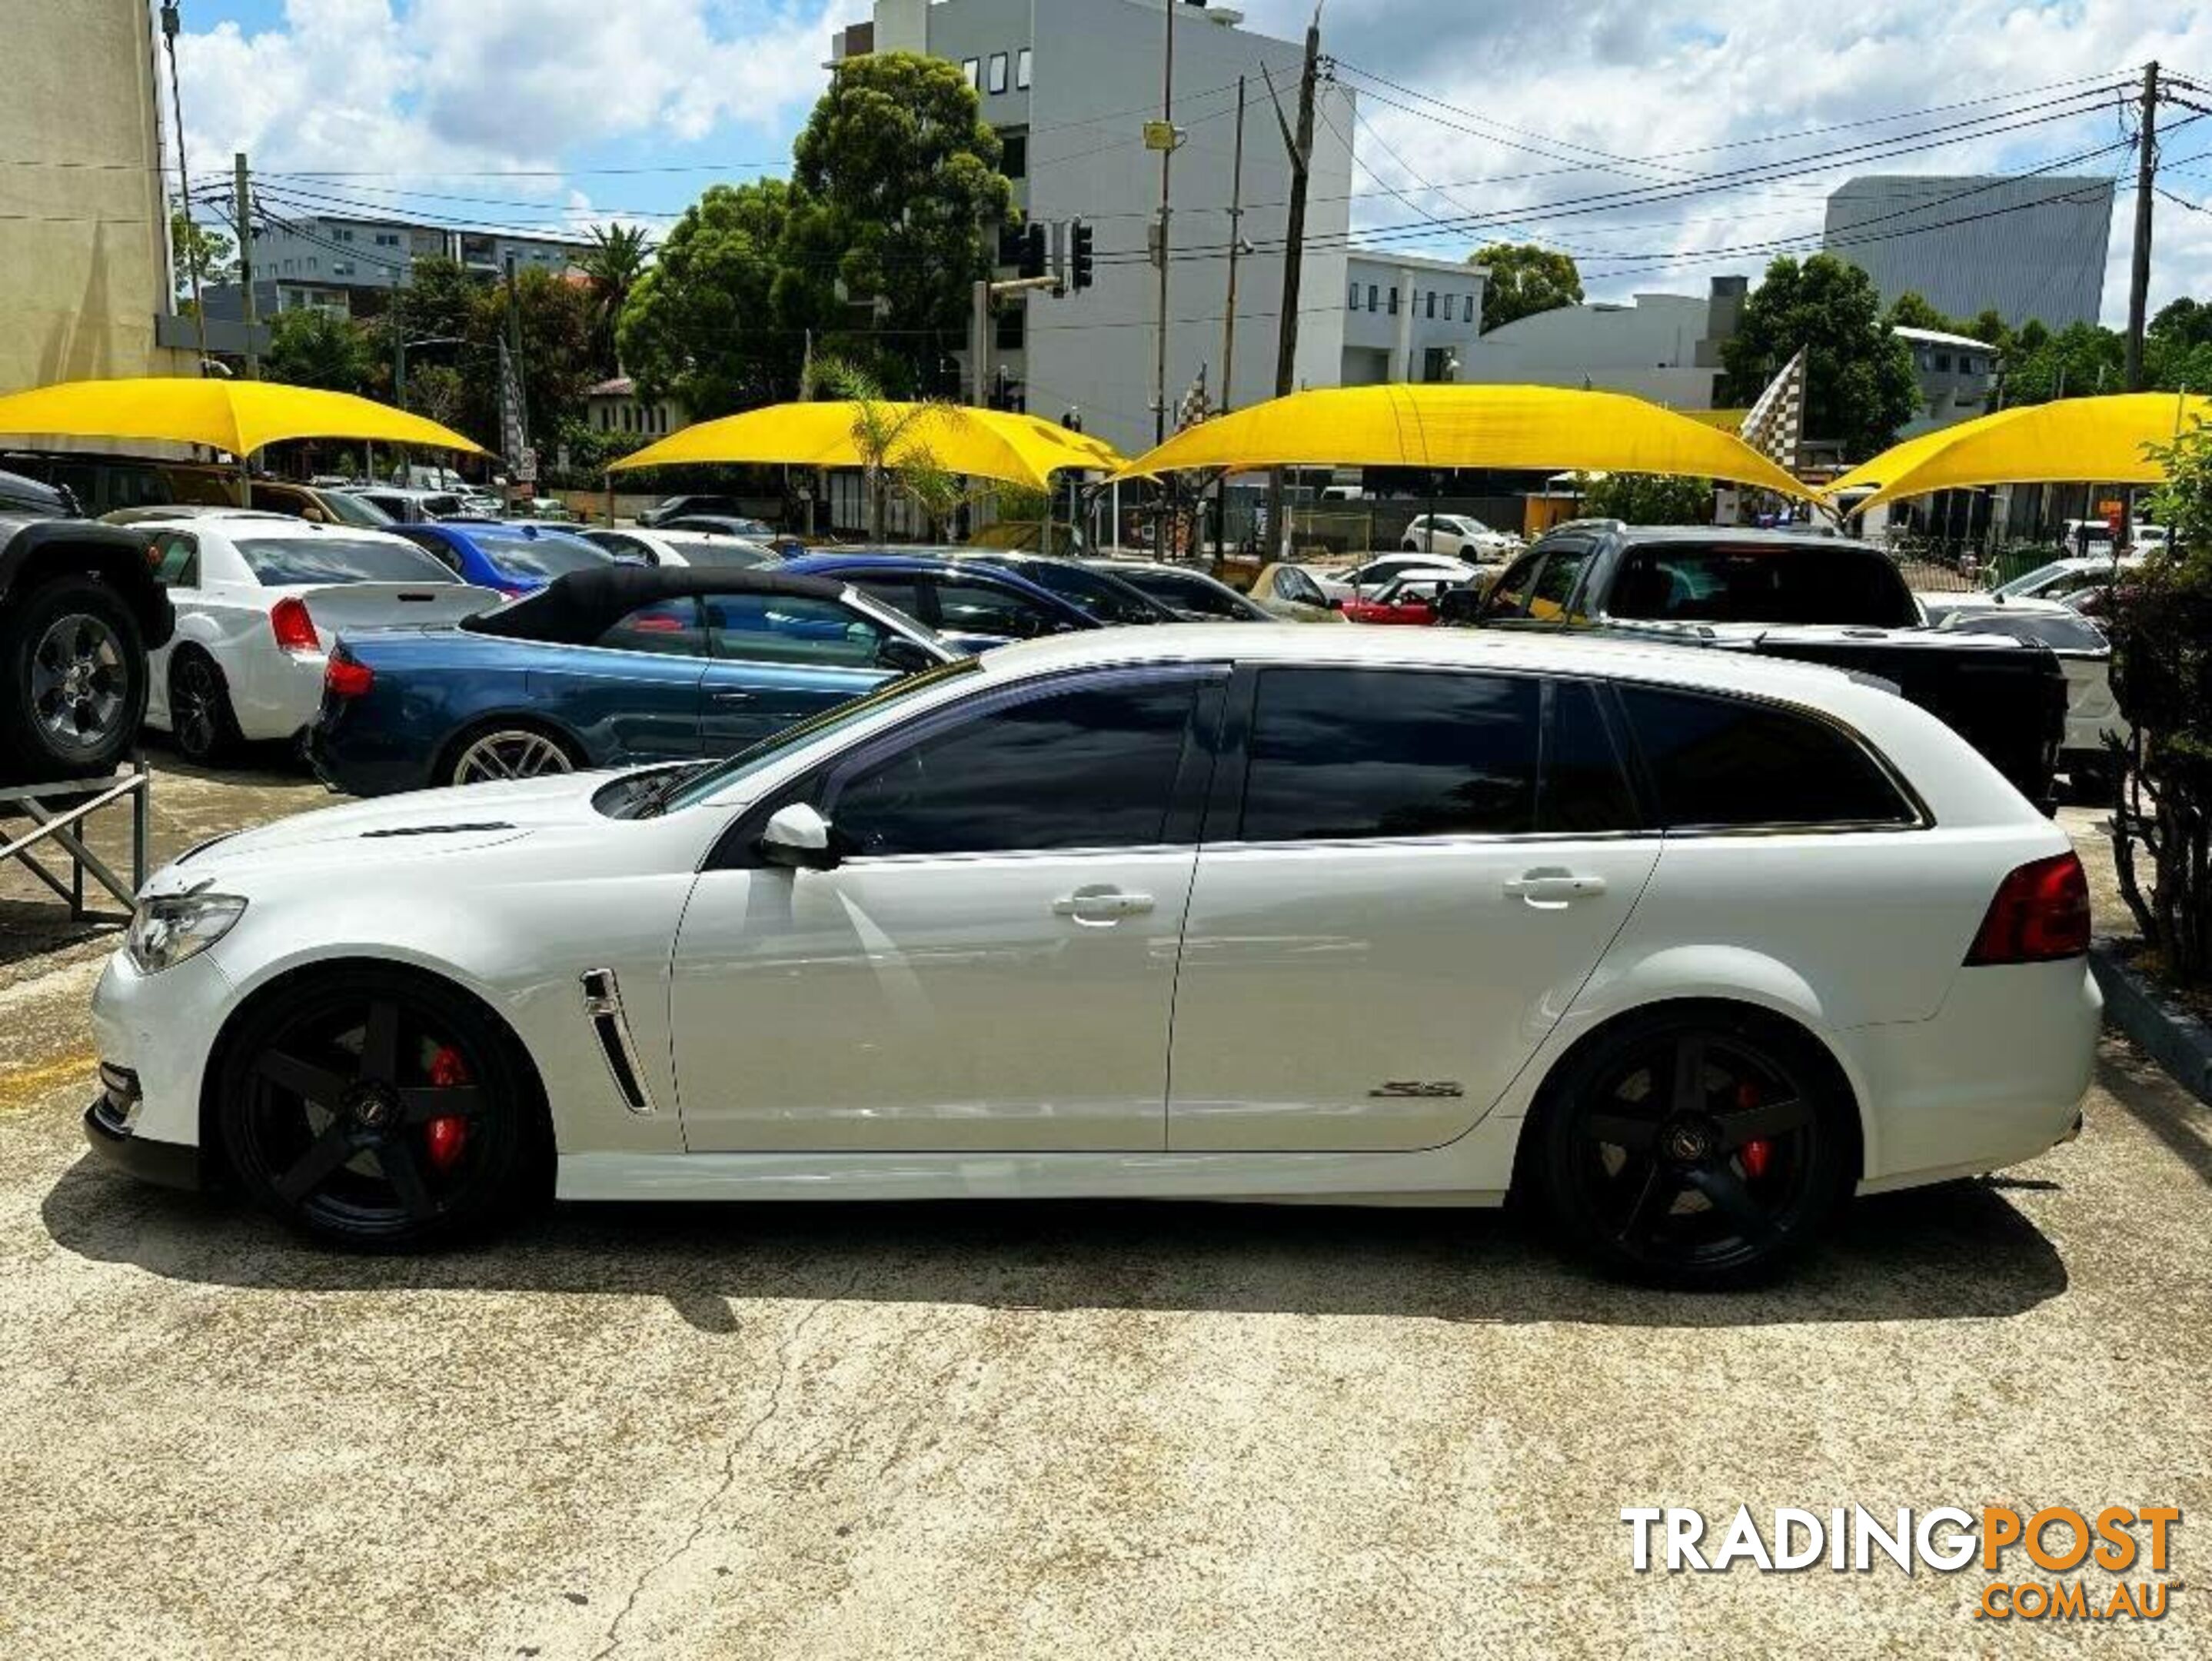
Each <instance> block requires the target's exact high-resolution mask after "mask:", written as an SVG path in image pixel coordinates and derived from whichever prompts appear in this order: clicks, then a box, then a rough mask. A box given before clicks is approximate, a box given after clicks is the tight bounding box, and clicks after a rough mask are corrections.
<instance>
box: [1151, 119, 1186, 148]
mask: <svg viewBox="0 0 2212 1661" xmlns="http://www.w3.org/2000/svg"><path fill="white" fill-rule="evenodd" d="M1182 141H1183V132H1182V128H1180V127H1178V126H1176V124H1175V123H1174V122H1172V121H1147V122H1146V123H1145V148H1146V149H1148V150H1172V149H1179V148H1180V147H1181V146H1182Z"/></svg>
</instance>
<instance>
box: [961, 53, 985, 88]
mask: <svg viewBox="0 0 2212 1661" xmlns="http://www.w3.org/2000/svg"><path fill="white" fill-rule="evenodd" d="M982 70H983V62H982V60H981V58H962V59H961V60H960V73H961V74H963V75H964V76H967V77H968V84H969V86H971V87H981V85H982V84H983V75H982Z"/></svg>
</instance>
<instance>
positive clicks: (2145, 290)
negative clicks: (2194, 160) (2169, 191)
mask: <svg viewBox="0 0 2212 1661" xmlns="http://www.w3.org/2000/svg"><path fill="white" fill-rule="evenodd" d="M2136 128H2137V131H2136V246H2135V259H2134V263H2133V265H2132V267H2131V269H2130V271H2129V273H2128V353H2127V369H2128V390H2129V391H2130V392H2141V391H2142V384H2143V373H2142V356H2143V310H2144V307H2145V306H2146V305H2147V304H2148V301H2149V298H2150V205H2151V191H2152V186H2153V182H2154V179H2156V177H2157V173H2158V60H2157V59H2155V58H2153V59H2152V60H2151V61H2150V62H2149V63H2148V64H2144V65H2143V79H2142V111H2141V113H2140V115H2139V117H2138V119H2137V122H2136Z"/></svg>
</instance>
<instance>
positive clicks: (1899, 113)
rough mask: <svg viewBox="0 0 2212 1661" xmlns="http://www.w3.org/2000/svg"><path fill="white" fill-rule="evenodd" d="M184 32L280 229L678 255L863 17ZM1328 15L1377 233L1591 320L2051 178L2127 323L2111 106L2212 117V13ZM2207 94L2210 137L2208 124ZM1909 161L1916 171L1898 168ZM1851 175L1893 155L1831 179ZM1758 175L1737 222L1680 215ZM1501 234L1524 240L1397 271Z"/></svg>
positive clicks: (2170, 234) (187, 74) (193, 123)
mask: <svg viewBox="0 0 2212 1661" xmlns="http://www.w3.org/2000/svg"><path fill="white" fill-rule="evenodd" d="M1102 3H1103V0H1102ZM1241 3H1242V9H1243V10H1244V12H1245V13H1246V15H1247V18H1248V23H1249V27H1256V28H1260V29H1262V30H1264V31H1266V32H1268V33H1276V34H1280V35H1284V36H1286V37H1287V36H1293V35H1296V34H1297V33H1300V32H1302V30H1303V28H1304V22H1305V18H1306V15H1307V12H1308V8H1309V4H1310V0H1241ZM182 4H183V8H184V13H185V27H186V31H187V32H186V33H185V37H184V38H183V39H182V40H179V43H178V50H179V59H180V62H181V63H182V64H183V74H184V91H185V106H186V107H185V124H186V127H187V131H188V137H189V138H190V141H191V155H192V156H193V158H194V161H195V163H196V167H197V168H202V169H209V170H210V171H212V170H214V169H219V168H220V167H222V160H223V158H227V157H228V155H230V153H231V152H232V151H234V150H237V149H245V150H247V151H249V152H250V153H251V154H252V157H253V161H254V165H255V168H256V171H257V173H260V174H262V175H264V178H265V182H266V186H267V189H268V191H269V192H270V196H271V198H272V201H273V200H274V199H275V198H276V196H277V195H278V194H279V193H282V194H283V198H284V199H285V200H286V201H287V202H289V204H290V205H291V206H292V207H293V208H294V209H295V210H299V209H305V208H309V207H313V206H315V205H321V206H325V207H328V208H331V209H333V210H339V211H343V210H344V204H360V203H372V202H380V201H387V200H393V199H397V198H394V197H393V196H392V194H391V193H394V192H405V193H407V194H406V196H405V197H404V202H405V204H406V205H408V206H410V207H412V208H414V209H416V210H421V211H422V212H423V213H424V214H426V215H435V216H440V217H441V218H445V219H451V220H464V219H465V220H469V221H471V222H482V223H484V224H487V225H505V226H513V227H516V228H535V227H542V226H550V225H557V224H560V223H562V222H568V223H579V222H589V221H592V220H598V219H609V218H628V219H634V220H636V221H639V222H643V223H645V224H647V225H648V226H653V227H659V226H664V225H665V224H666V223H667V222H669V219H670V217H671V216H673V215H674V214H676V213H678V212H679V211H681V210H682V209H683V207H684V204H686V203H687V202H689V201H690V199H691V198H693V197H695V196H696V194H697V192H699V191H700V189H702V187H703V186H705V185H707V184H708V183H710V182H712V181H714V179H745V178H752V177H757V176H758V175H759V174H761V173H764V172H765V173H781V172H782V171H784V169H785V168H786V167H787V162H788V157H789V154H790V143H791V137H792V134H793V131H794V130H795V129H796V127H797V126H798V125H799V123H800V122H801V121H802V120H803V119H804V118H805V113H806V111H807V109H808V108H809V106H811V103H812V101H813V100H814V98H815V97H816V95H817V94H818V93H819V91H820V90H821V87H822V84H823V79H824V76H823V70H822V68H821V64H822V60H823V58H824V57H826V56H827V51H828V45H829V35H830V33H831V31H832V29H833V28H834V27H836V26H838V25H839V24H842V23H843V22H846V21H851V20H853V19H854V18H857V17H860V16H864V15H866V13H867V11H868V6H867V3H866V0H620V3H611V0H182ZM1326 5H1327V9H1326V11H1325V13H1324V16H1323V24H1324V27H1323V50H1324V51H1326V52H1329V53H1331V54H1332V55H1334V57H1335V58H1337V59H1338V60H1339V62H1340V65H1341V68H1340V77H1341V78H1342V80H1343V81H1344V82H1346V84H1348V85H1352V86H1355V87H1357V88H1359V90H1360V94H1361V110H1362V127H1361V130H1360V131H1358V134H1357V137H1356V143H1357V148H1358V156H1359V160H1360V162H1361V164H1362V165H1361V167H1360V170H1359V171H1358V173H1356V174H1355V178H1354V180H1353V184H1354V189H1355V191H1356V192H1358V193H1359V194H1358V197H1357V199H1356V200H1355V204H1354V210H1355V211H1354V219H1353V223H1354V226H1355V228H1366V229H1368V230H1370V231H1387V232H1389V234H1391V235H1392V237H1393V239H1394V241H1395V246H1401V247H1404V248H1408V249H1416V248H1418V249H1420V250H1422V251H1425V252H1434V253H1438V254H1443V255H1447V256H1452V257H1456V256H1459V255H1462V254H1464V253H1465V252H1468V248H1469V247H1470V246H1471V244H1472V242H1473V241H1474V240H1486V239H1487V238H1488V237H1490V236H1492V235H1497V234H1507V235H1512V236H1516V237H1526V238H1529V239H1533V240H1541V241H1544V242H1547V243H1548V244H1550V245H1552V246H1559V247H1564V248H1565V249H1567V250H1569V251H1570V252H1573V253H1575V254H1576V255H1577V258H1578V259H1579V260H1580V262H1581V264H1582V266H1583V271H1584V272H1585V274H1586V278H1585V280H1586V283H1587V286H1588V287H1589V289H1590V291H1591V292H1592V293H1593V294H1594V295H1627V294H1630V293H1632V292H1635V291H1637V290H1639V289H1642V290H1654V289H1670V288H1682V289H1694V290H1702V289H1703V287H1704V285H1705V279H1706V278H1707V277H1709V276H1711V275H1712V274H1715V273H1717V272H1723V271H1746V272H1753V273H1755V272H1756V271H1758V270H1759V268H1760V267H1761V266H1762V265H1764V264H1765V259H1766V258H1767V253H1766V252H1764V250H1766V249H1768V248H1771V247H1778V248H1784V249H1791V248H1796V247H1797V246H1817V243H1818V238H1819V232H1820V204H1821V200H1822V198H1823V197H1824V196H1825V195H1826V192H1827V190H1828V189H1829V188H1830V187H1831V186H1832V185H1833V184H1835V183H1836V182H1838V181H1839V180H1840V179H1843V178H1844V177H1845V176H1847V175H1848V174H1850V173H1853V172H1869V171H1881V172H1917V171H1926V172H1951V173H1957V172H1969V171H1982V170H1990V169H2004V170H2009V169H2027V168H2034V167H2051V168H2053V170H2054V171H2057V172H2063V173H2091V174H2106V175H2114V174H2117V175H2119V176H2121V179H2122V184H2123V187H2124V188H2123V192H2122V194H2121V195H2120V197H2119V200H2118V210H2117V212H2116V214H2115V221H2114V236H2113V240H2112V249H2111V265H2110V267H2109V275H2108V277H2107V281H2106V289H2105V312H2106V320H2107V321H2112V322H2117V321H2118V320H2119V318H2120V316H2121V314H2122V313H2124V307H2125V293H2126V289H2125V264H2126V258H2127V227H2128V224H2129V222H2130V216H2131V213H2132V203H2133V194H2132V184H2133V177H2134V161H2133V157H2132V155H2131V154H2130V151H2129V149H2127V148H2126V144H2125V141H2126V137H2127V128H2126V126H2125V125H2124V120H2125V119H2126V118H2125V117H2124V113H2123V111H2122V110H2121V108H2120V103H2121V100H2120V99H2119V97H2118V95H2117V94H2106V93H2105V92H2103V91H2102V90H2101V89H2102V88H2108V87H2112V86H2115V85H2117V84H2118V83H2119V82H2123V81H2129V80H2132V79H2133V78H2134V77H2136V76H2137V75H2139V73H2140V69H2141V65H2142V64H2143V63H2144V62H2145V61H2147V60H2148V59H2151V58H2156V59H2158V60H2159V61H2160V63H2161V64H2164V65H2165V66H2166V68H2167V70H2169V71H2171V72H2174V73H2178V74H2179V75H2182V76H2191V77H2194V78H2196V79H2197V80H2199V81H2201V82H2203V84H2204V85H2205V86H2206V87H2208V88H2212V5H2205V4H2202V3H2180V4H2176V3H2172V0H2082V3H2057V4H2048V5H2031V4H2025V3H2008V0H1856V3H1854V4H1852V5H1850V6H1848V7H1843V6H1838V7H1834V8H1830V9H1822V8H1817V7H1814V6H1810V5H1808V4H1807V3H1805V0H1729V3H1727V4H1725V5H1723V4H1719V3H1716V0H1326ZM2190 95H2191V96H2192V97H2196V98H2197V100H2198V101H2200V102H2202V103H2203V104H2204V105H2205V106H2207V108H2208V109H2212V92H2208V93H2203V94H2194V93H2192V94H2190ZM2031 106H2041V107H2031ZM2161 120H2162V122H2163V123H2164V124H2166V126H2167V129H2168V131H2167V132H2166V139H2165V142H2164V143H2163V144H2162V145H2161V152H2162V157H2163V167H2162V171H2161V174H2160V185H2161V186H2163V187H2164V190H2165V191H2166V192H2168V193H2169V194H2167V195H2162V196H2161V197H2160V198H2159V199H2158V218H2159V232H2158V240H2157V259H2156V263H2155V265H2154V277H2153V286H2152V301H2153V304H2154V306H2155V305H2157V304H2159V303H2160V302H2162V301H2164V300H2166V299H2168V298H2171V297H2172V296H2173V295H2177V294H2183V293H2191V292H2193V293H2195V294H2197V295H2199V296H2205V297H2212V211H2208V210H2206V207H2205V206H2203V205H2189V204H2212V115H2205V116H2197V115H2196V114H2194V113H2192V112H2191V111H2189V110H2185V109H2179V108H2168V109H2167V110H2166V111H2165V112H2163V113H2162V115H2161ZM1844 124H1851V125H1844ZM1838 129H1840V130H1838ZM1939 130H1942V131H1939ZM1919 135H1924V136H1925V137H1916V136H1919ZM1885 141H1887V142H1888V143H1893V144H1897V143H1906V142H1915V143H1919V144H1921V145H1923V146H1925V148H1921V149H1917V150H1916V151H1915V153H1913V154H1911V155H1901V156H1893V157H1889V158H1878V157H1876V155H1875V150H1874V149H1873V148H1872V147H1874V146H1876V145H1879V144H1881V143H1884V142H1885ZM1847 146H1866V147H1869V148H1867V149H1862V150H1860V151H1859V153H1858V154H1857V155H1847V156H1838V157H1835V158H1833V159H1832V160H1831V161H1826V162H1814V161H1810V160H1809V158H1813V157H1814V156H1816V155H1820V154H1823V153H1828V152H1834V151H1837V150H1839V149H1844V148H1845V147H1847ZM2054 164H2063V165H2054ZM1745 170H1748V171H1750V172H1751V173H1752V176H1751V177H1750V178H1748V179H1743V180H1742V181H1741V183H1739V184H1736V185H1735V186H1733V187H1731V188H1729V189H1727V190H1725V191H1717V190H1713V189H1711V188H1709V187H1708V186H1707V185H1706V184H1705V183H1703V182H1700V183H1699V184H1697V186H1695V188H1693V189H1686V188H1683V187H1682V186H1683V185H1684V181H1685V180H1686V179H1710V176H1711V175H1712V174H1714V173H1737V172H1739V171H1745ZM288 174H289V175H290V177H285V175H288ZM1621 192H1630V193H1632V194H1631V195H1629V196H1627V197H1626V198H1622V197H1620V196H1618V195H1617V194H1616V193H1621ZM1607 197H1613V198H1614V199H1613V200H1612V201H1610V202H1608V201H1607V200H1605V198H1607ZM1654 197H1657V198H1661V199H1656V200H1655V199H1652V198H1654ZM1592 198H1598V200H1597V201H1595V203H1594V202H1593V200H1592ZM2176 198H2179V199H2176ZM1476 213H1480V214H1482V215H1486V216H1496V215H1502V214H1506V213H1510V214H1511V215H1513V216H1514V221H1513V222H1511V223H1510V224H1500V225H1499V226H1498V227H1497V228H1493V229H1488V230H1485V231H1483V232H1481V233H1480V234H1474V233H1470V232H1468V231H1466V230H1437V232H1436V233H1435V234H1434V235H1433V236H1432V237H1431V236H1430V235H1429V234H1427V232H1425V231H1418V232H1414V233H1412V235H1413V238H1414V239H1415V240H1397V239H1398V238H1400V237H1401V235H1403V234H1406V233H1403V232H1401V228H1406V227H1420V226H1423V225H1425V222H1427V221H1429V220H1431V219H1441V220H1447V221H1449V220H1453V219H1456V218H1461V217H1462V216H1468V215H1470V214H1476Z"/></svg>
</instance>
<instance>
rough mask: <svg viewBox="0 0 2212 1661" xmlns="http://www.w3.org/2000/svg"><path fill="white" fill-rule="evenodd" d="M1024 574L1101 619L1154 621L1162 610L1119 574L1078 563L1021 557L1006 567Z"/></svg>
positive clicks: (1021, 574)
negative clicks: (1108, 572)
mask: <svg viewBox="0 0 2212 1661" xmlns="http://www.w3.org/2000/svg"><path fill="white" fill-rule="evenodd" d="M1006 569H1008V570H1010V571H1012V572H1014V573H1015V574H1016V575H1019V576H1024V577H1027V578H1028V579H1029V580H1030V581H1031V582H1034V583H1035V584H1036V586H1037V587H1040V588H1043V589H1047V590H1048V591H1050V592H1051V593H1055V594H1058V595H1059V596H1060V598H1061V599H1067V600H1073V601H1074V602H1075V604H1077V605H1080V606H1081V607H1082V608H1083V609H1084V610H1085V611H1088V612H1090V613H1091V616H1092V617H1095V618H1097V619H1098V620H1099V621H1100V622H1101V623H1158V622H1160V621H1161V620H1162V617H1163V613H1162V611H1161V608H1160V605H1159V604H1158V601H1156V600H1153V599H1151V598H1150V597H1149V596H1147V595H1146V594H1143V593H1139V592H1138V591H1137V590H1136V589H1134V588H1132V587H1130V586H1129V585H1128V584H1127V583H1126V582H1124V581H1121V579H1120V578H1119V577H1109V576H1108V575H1105V574H1104V573H1103V572H1101V571H1093V570H1090V569H1086V568H1085V567H1084V566H1081V565H1062V564H1060V563H1056V562H1054V561H1052V560H1044V559H1040V560H1023V561H1021V562H1019V563H1014V564H1010V565H1008V566H1007V567H1006Z"/></svg>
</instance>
